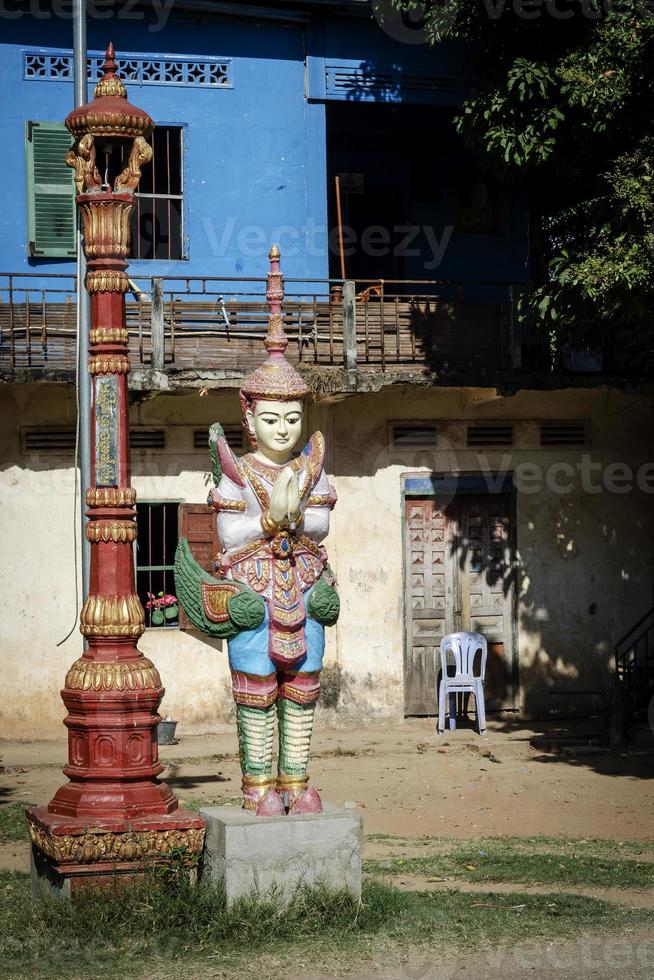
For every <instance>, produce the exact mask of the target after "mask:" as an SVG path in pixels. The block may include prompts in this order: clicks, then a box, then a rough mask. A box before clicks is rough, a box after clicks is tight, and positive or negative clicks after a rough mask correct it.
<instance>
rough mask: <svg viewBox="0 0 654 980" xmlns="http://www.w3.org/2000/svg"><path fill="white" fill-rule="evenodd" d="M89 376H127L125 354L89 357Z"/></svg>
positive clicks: (127, 364) (127, 358) (127, 366)
mask: <svg viewBox="0 0 654 980" xmlns="http://www.w3.org/2000/svg"><path fill="white" fill-rule="evenodd" d="M89 371H90V373H91V374H127V373H128V372H129V357H126V356H125V354H96V355H95V356H94V357H89Z"/></svg>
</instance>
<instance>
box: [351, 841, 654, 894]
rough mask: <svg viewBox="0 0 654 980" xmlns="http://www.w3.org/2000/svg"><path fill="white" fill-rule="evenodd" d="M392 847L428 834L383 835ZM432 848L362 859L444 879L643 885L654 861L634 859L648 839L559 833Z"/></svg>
mask: <svg viewBox="0 0 654 980" xmlns="http://www.w3.org/2000/svg"><path fill="white" fill-rule="evenodd" d="M375 840H376V842H377V843H389V845H390V846H392V847H402V846H410V845H411V844H412V845H413V846H414V847H415V846H419V845H423V846H425V847H429V844H430V841H429V840H424V839H423V840H417V841H413V842H409V841H406V840H405V841H401V840H394V841H388V840H386V841H384V840H381V839H380V836H378V837H376V838H375ZM434 844H435V845H436V847H435V850H433V851H430V852H429V853H426V854H424V855H423V854H421V855H417V856H416V855H413V856H406V857H404V856H403V855H402V854H397V853H392V854H390V855H389V856H388V857H387V858H382V859H376V860H372V861H368V862H366V870H367V871H369V872H370V873H373V874H385V875H401V874H403V875H407V874H408V875H421V876H423V877H433V878H440V879H444V880H446V881H447V880H457V881H470V882H481V883H483V882H489V883H490V882H504V883H506V882H509V883H516V884H537V885H559V886H562V887H568V888H570V887H574V886H575V885H588V886H599V887H603V888H648V887H650V886H651V885H654V863H653V862H652V861H650V860H649V859H647V858H646V857H644V858H643V860H641V861H638V860H637V859H636V856H637V855H638V854H639V853H642V854H643V855H647V854H649V847H648V845H643V844H641V843H640V842H629V843H628V844H625V845H624V846H623V847H619V846H618V845H617V844H616V843H615V842H614V841H588V842H580V841H571V840H567V839H564V838H533V839H531V840H529V839H525V838H521V839H520V838H518V839H515V838H494V839H483V840H479V841H475V842H469V841H466V842H465V843H462V842H460V841H451V840H450V841H443V840H440V841H436V840H435V841H434Z"/></svg>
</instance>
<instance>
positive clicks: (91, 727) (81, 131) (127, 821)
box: [27, 45, 204, 891]
mask: <svg viewBox="0 0 654 980" xmlns="http://www.w3.org/2000/svg"><path fill="white" fill-rule="evenodd" d="M103 70H104V76H103V78H102V79H101V80H100V81H99V82H98V84H97V86H96V88H95V92H94V97H93V99H92V101H91V102H90V103H88V104H87V105H85V106H81V107H79V108H77V109H75V110H74V111H73V112H71V113H70V115H69V116H68V117H67V119H66V125H67V127H68V129H69V130H70V131H71V133H72V134H73V137H74V138H75V143H74V145H73V147H72V149H71V150H70V151H69V154H68V155H67V158H66V159H67V162H68V163H69V165H70V166H71V167H73V168H74V169H75V182H76V185H77V191H78V196H77V204H78V206H79V208H80V210H81V213H82V219H83V227H84V251H85V253H86V256H87V260H88V273H87V278H86V288H87V290H88V292H89V294H90V297H91V330H90V337H89V343H90V357H89V365H88V369H89V372H90V374H91V384H92V405H91V486H90V489H89V490H88V493H87V498H86V504H87V506H88V511H87V517H88V521H87V524H86V537H87V539H88V541H89V542H90V543H91V560H90V576H89V595H88V598H87V600H86V602H85V603H84V608H83V609H82V613H81V617H80V630H81V632H82V633H83V635H84V636H85V637H86V639H87V641H88V649H87V650H86V652H85V653H84V654H83V656H82V657H80V659H79V660H76V661H75V663H74V664H73V665H72V667H71V668H70V670H69V671H68V674H67V675H66V681H65V685H64V689H63V691H62V692H61V696H62V698H63V701H64V704H65V706H66V708H67V710H68V715H67V717H66V719H65V721H64V724H65V725H66V727H67V728H68V765H67V766H66V767H65V769H64V774H65V775H66V776H67V777H68V780H69V781H68V782H67V783H66V784H65V785H64V786H62V787H61V788H60V789H59V790H58V791H57V792H56V793H55V795H54V797H53V798H52V800H51V801H50V803H49V804H48V806H47V807H33V808H30V809H29V810H28V811H27V818H28V826H29V832H30V836H31V839H32V845H33V855H34V863H35V867H36V869H37V872H38V873H39V874H40V875H41V876H42V877H45V878H47V879H49V880H50V881H51V882H52V884H53V885H54V886H55V887H61V888H63V889H65V890H67V891H70V890H74V889H75V888H76V887H78V886H79V885H80V883H83V882H85V881H89V880H91V881H97V880H99V879H107V878H110V877H113V876H114V875H116V874H121V875H133V874H134V873H136V872H139V871H142V870H143V869H144V868H146V867H150V866H151V865H152V864H153V862H162V861H166V859H167V858H169V857H170V856H171V855H172V854H173V852H174V853H175V855H176V856H177V855H179V854H181V855H182V856H183V860H184V861H185V862H186V863H187V864H188V865H190V866H192V865H194V864H195V863H196V862H197V860H198V857H199V855H200V852H201V849H202V845H203V840H204V821H203V820H202V818H200V817H198V816H196V815H195V814H193V813H190V812H188V811H184V810H181V809H179V807H178V804H177V800H176V799H175V797H174V795H173V793H172V791H171V789H170V787H169V786H167V785H166V783H163V782H161V781H160V780H159V779H158V778H157V777H158V776H159V775H160V773H161V772H162V769H163V767H162V766H161V764H160V763H159V760H158V747H157V737H156V726H157V724H158V722H159V720H160V718H159V715H158V714H157V710H158V707H159V704H160V703H161V699H162V697H163V694H164V689H163V687H162V686H161V678H160V677H159V673H158V671H157V669H156V667H155V666H154V664H153V663H152V662H151V661H150V660H148V659H147V658H146V657H144V656H143V654H142V653H141V652H140V651H139V649H138V647H137V645H136V643H137V640H138V638H139V637H140V636H141V634H142V633H143V631H144V629H145V617H144V612H143V608H142V606H141V603H140V600H139V598H138V596H137V594H136V584H135V573H134V557H133V542H134V541H135V539H136V535H137V527H136V522H135V517H136V511H135V509H134V505H135V502H136V493H135V491H134V489H133V488H132V487H131V486H130V483H131V478H130V458H129V424H128V420H129V402H128V390H127V374H128V372H129V357H128V335H127V328H126V320H125V293H126V291H127V288H128V279H127V274H126V272H125V270H126V267H127V262H126V257H127V254H128V249H129V221H130V213H131V210H132V202H133V195H134V191H135V190H136V188H137V187H138V183H139V179H140V176H141V170H140V167H141V166H142V165H143V164H144V163H147V162H148V161H149V160H150V159H151V157H152V150H151V147H150V145H149V143H148V142H147V139H148V137H149V136H150V134H151V133H152V130H153V128H154V123H153V122H152V120H151V118H150V116H149V115H148V114H147V113H146V112H144V111H143V110H142V109H139V108H137V107H136V106H133V105H131V104H130V103H129V102H128V101H127V93H126V91H125V87H124V85H123V83H122V82H121V81H120V79H119V78H118V77H117V75H116V63H115V60H114V51H113V45H109V47H108V48H107V56H106V60H105V64H104V66H103Z"/></svg>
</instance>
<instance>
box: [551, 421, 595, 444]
mask: <svg viewBox="0 0 654 980" xmlns="http://www.w3.org/2000/svg"><path fill="white" fill-rule="evenodd" d="M540 444H541V446H543V447H545V448H547V447H549V446H560V447H566V446H569V447H575V446H587V445H588V426H587V425H586V423H585V422H541V425H540Z"/></svg>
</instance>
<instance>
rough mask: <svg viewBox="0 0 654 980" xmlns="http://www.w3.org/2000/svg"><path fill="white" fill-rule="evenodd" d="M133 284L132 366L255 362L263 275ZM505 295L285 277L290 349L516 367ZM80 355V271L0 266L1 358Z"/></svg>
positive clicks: (493, 287)
mask: <svg viewBox="0 0 654 980" xmlns="http://www.w3.org/2000/svg"><path fill="white" fill-rule="evenodd" d="M131 282H132V286H133V289H132V292H130V293H128V294H127V297H126V307H127V326H128V329H129V335H130V354H131V359H132V367H133V368H134V369H135V368H138V367H145V368H153V369H156V370H159V371H170V370H172V371H183V370H187V369H194V370H202V371H211V370H225V371H233V372H247V371H250V370H251V369H252V368H253V367H254V366H255V365H256V364H258V363H259V362H260V361H261V341H262V339H263V337H264V336H265V332H266V324H267V306H266V302H265V295H264V293H265V280H264V279H240V280H236V279H221V278H216V277H207V276H205V277H189V278H185V279H182V278H177V277H153V278H151V279H136V280H131ZM512 298H513V287H512V286H511V285H510V284H508V283H505V284H499V283H466V284H462V283H442V282H435V281H423V282H406V281H404V282H389V281H388V280H387V281H386V282H383V281H381V280H380V281H378V282H370V281H367V282H355V281H352V280H347V281H345V282H341V281H337V282H335V281H330V280H323V281H318V282H316V281H312V282H308V281H304V280H293V279H287V280H286V298H285V303H284V311H285V323H286V332H287V334H288V336H289V340H290V343H289V347H288V352H287V356H288V357H289V359H290V360H292V361H294V362H295V363H296V364H303V365H317V366H320V365H322V366H331V367H340V368H346V369H348V370H355V369H357V370H362V371H403V370H406V371H413V372H416V371H436V372H440V373H468V372H473V373H475V374H479V373H495V372H497V371H506V370H519V369H520V368H521V367H522V366H523V364H524V362H523V357H524V353H525V349H524V343H523V338H521V337H520V336H518V335H516V328H515V323H514V319H513V301H512ZM75 358H76V304H75V277H74V276H66V275H56V274H49V275H45V274H44V275H39V274H36V273H35V274H25V273H11V274H10V273H5V274H0V368H1V369H4V370H5V371H6V370H7V369H8V370H10V371H11V370H17V369H21V368H30V369H33V370H36V371H37V372H38V371H39V370H44V371H45V370H50V371H70V370H73V369H74V365H75ZM525 366H530V367H532V366H533V365H532V364H530V365H525Z"/></svg>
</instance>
